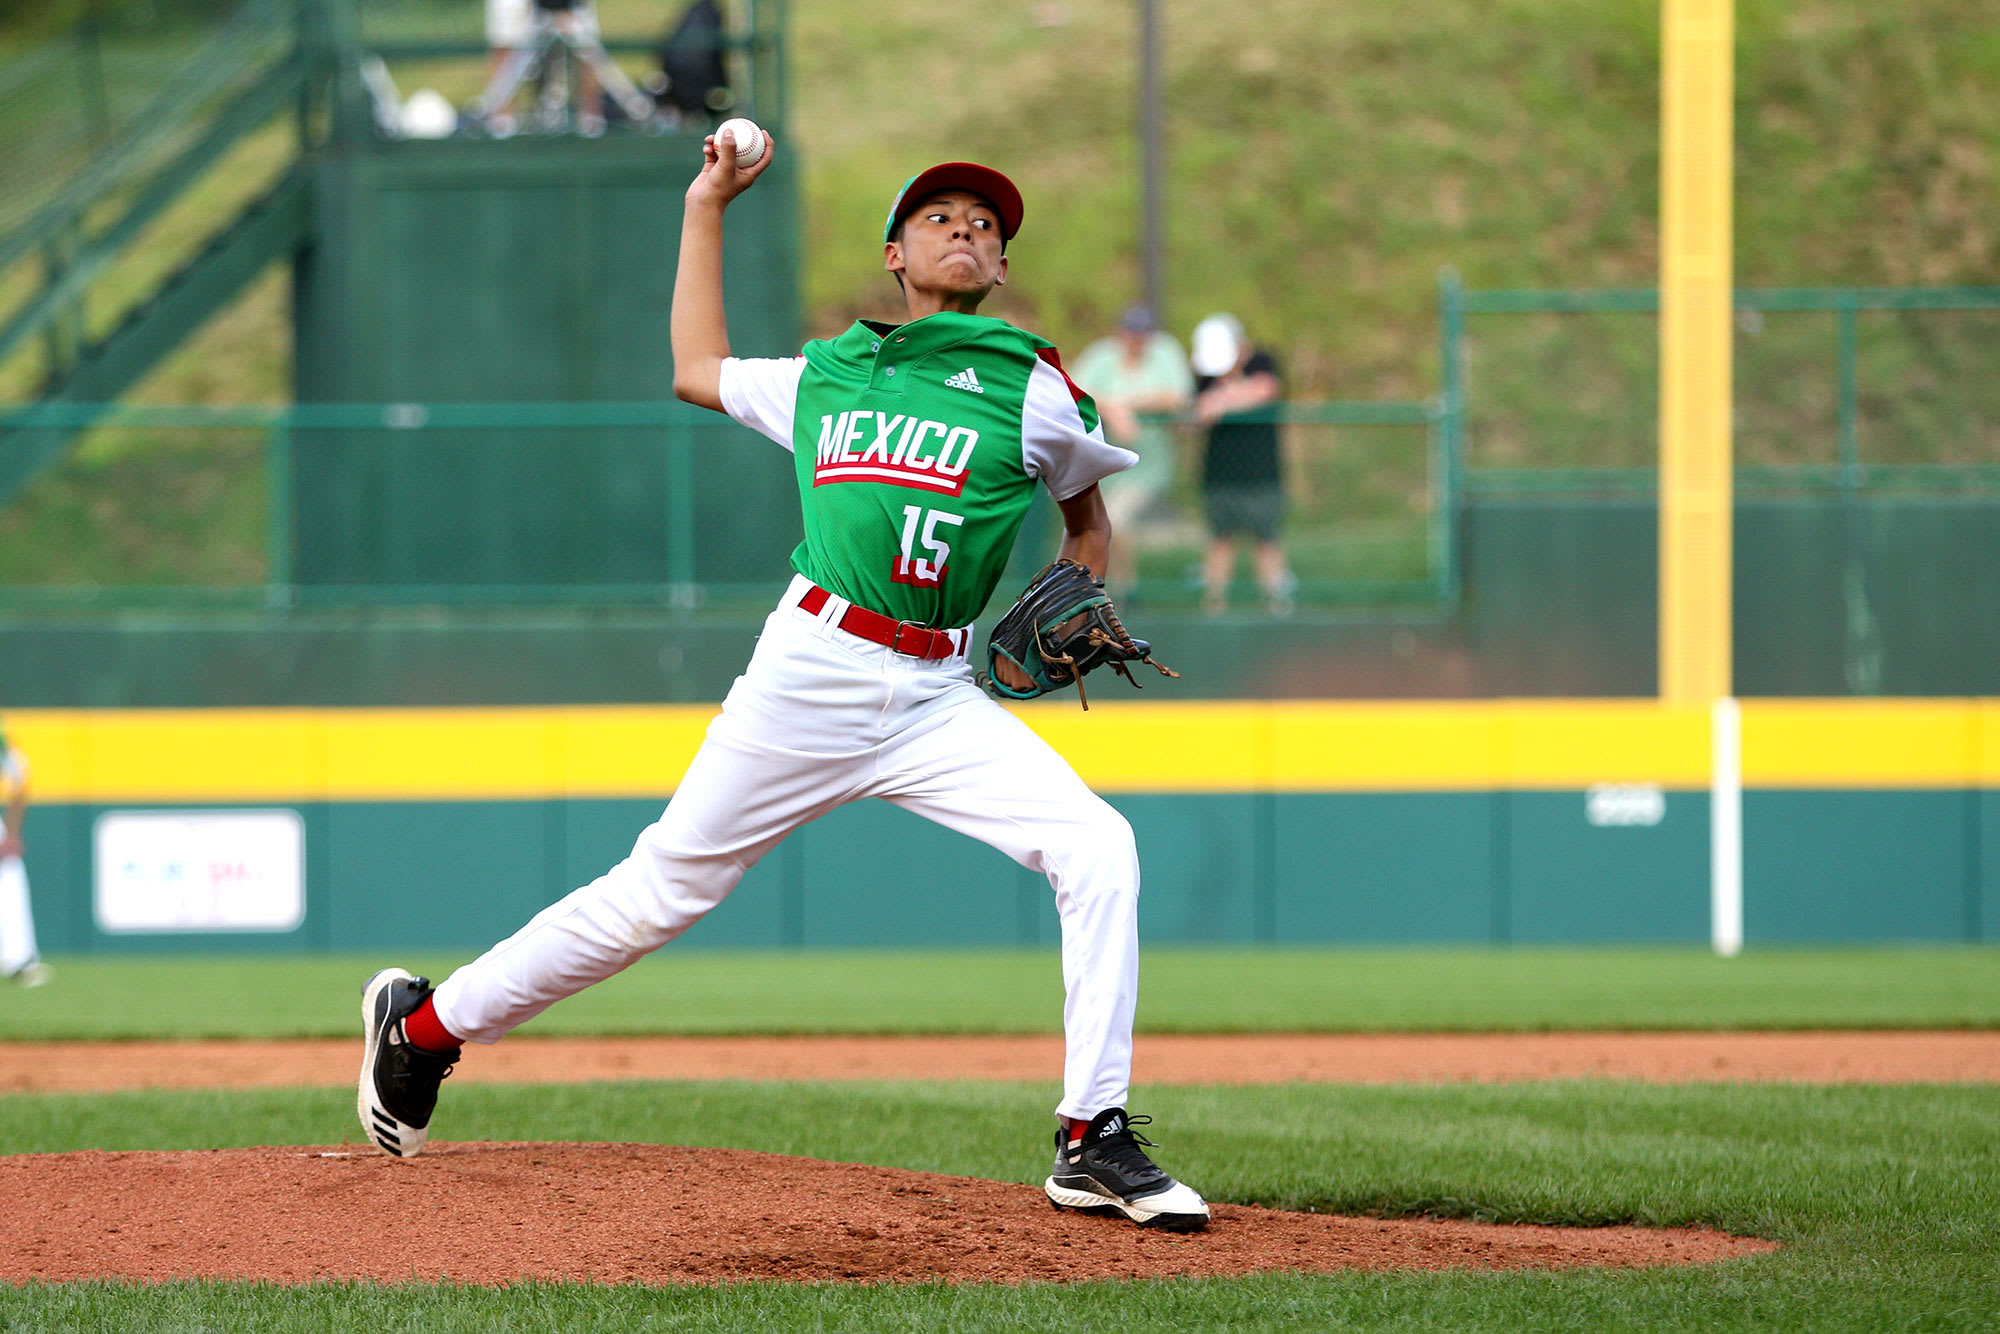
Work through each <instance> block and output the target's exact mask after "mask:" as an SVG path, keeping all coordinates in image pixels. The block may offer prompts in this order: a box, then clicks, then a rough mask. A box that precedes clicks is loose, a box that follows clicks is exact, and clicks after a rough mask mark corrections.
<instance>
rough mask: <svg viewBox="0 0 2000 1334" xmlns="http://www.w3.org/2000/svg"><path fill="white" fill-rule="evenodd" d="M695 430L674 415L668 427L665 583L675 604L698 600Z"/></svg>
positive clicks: (690, 602) (690, 604) (688, 605)
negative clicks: (695, 534)
mask: <svg viewBox="0 0 2000 1334" xmlns="http://www.w3.org/2000/svg"><path fill="white" fill-rule="evenodd" d="M693 435H694V429H693V428H692V427H691V426H689V425H688V423H687V421H686V420H685V419H684V418H682V417H680V416H678V415H677V416H676V417H675V419H674V421H673V423H672V424H671V425H670V426H668V427H667V585H668V597H669V598H670V599H671V601H672V602H673V604H674V605H675V606H677V607H692V606H694V605H695V603H696V602H697V601H698V598H697V596H696V591H695V568H694V439H693Z"/></svg>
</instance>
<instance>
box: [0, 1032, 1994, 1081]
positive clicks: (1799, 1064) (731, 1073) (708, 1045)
mask: <svg viewBox="0 0 2000 1334" xmlns="http://www.w3.org/2000/svg"><path fill="white" fill-rule="evenodd" d="M358 1050H359V1044H358V1042H356V1041H353V1040H316V1041H302V1042H171V1043H155V1042H112V1043H80V1042H79V1043H71V1042H41V1043H28V1042H11V1043H0V1092H9V1093H59V1092H62V1093H101V1092H110V1091H112V1090H115V1089H124V1088H277V1087H284V1086H288V1085H316V1084H344V1083H346V1082H348V1081H349V1080H351V1079H353V1078H354V1068H355V1062H356V1060H357V1059H358V1055H357V1053H358ZM1061 1070H1062V1039H1061V1038H1059V1037H1056V1036H1053V1035H1050V1036H1046V1037H1043V1036H1033V1037H744V1038H734V1037H727V1038H725V1037H693V1038H689V1037H674V1038H663V1037H644V1038H531V1037H518V1038H511V1039H509V1040H508V1041H506V1042H502V1043H499V1044H497V1045H495V1046H492V1047H471V1048H468V1049H467V1051H466V1056H465V1059H464V1060H463V1061H462V1062H460V1064H459V1067H458V1069H457V1070H456V1071H455V1072H454V1074H453V1078H454V1079H458V1080H471V1081H479V1082H493V1083H535V1084H540V1083H572V1082H577V1081H582V1080H593V1079H813V1080H821V1079H915V1078H922V1079H1025V1080H1037V1079H1039V1080H1053V1079H1056V1078H1057V1077H1058V1076H1059V1075H1060V1072H1061ZM1586 1076H1594V1077H1604V1078H1615V1079H1651V1080H1666V1081H1674V1082H1685V1081H1689V1080H1800V1081H1804V1082H1809V1083H1912V1082H1939V1083H1960V1082H1979V1083H1990V1082H2000V1032H1993V1031H1984V1032H1981V1031H1952V1032H1820V1033H1487V1034H1464V1033H1345V1034H1342V1033H1334V1034H1231V1035H1226V1036H1212V1037H1211V1036H1187V1035H1174V1036H1168V1035H1151V1036H1148V1035H1142V1036H1141V1037H1140V1038H1139V1040H1138V1043H1137V1048H1136V1051H1135V1054H1134V1059H1133V1079H1134V1082H1135V1083H1136V1084H1138V1085H1140V1086H1142V1087H1143V1086H1145V1085H1148V1084H1155V1085H1158V1084H1282V1083H1290V1082H1293V1081H1317V1082H1326V1081H1332V1082H1340V1083H1404V1082H1438V1081H1450V1080H1517V1079H1561V1078H1576V1077H1586Z"/></svg>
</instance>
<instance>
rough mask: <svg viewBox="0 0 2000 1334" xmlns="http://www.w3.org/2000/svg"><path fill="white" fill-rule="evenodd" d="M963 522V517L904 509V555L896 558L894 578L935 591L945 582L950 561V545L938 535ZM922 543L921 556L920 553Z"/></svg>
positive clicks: (937, 511)
mask: <svg viewBox="0 0 2000 1334" xmlns="http://www.w3.org/2000/svg"><path fill="white" fill-rule="evenodd" d="M964 522H965V516H964V515H962V514H947V513H945V512H944V511H943V510H931V509H923V508H921V507H919V506H916V505H905V506H903V554H902V555H900V556H898V557H896V572H895V574H894V575H893V576H892V578H894V580H895V581H896V582H897V583H899V584H915V585H917V586H918V587H919V588H936V587H937V586H938V584H939V583H940V582H941V581H942V580H943V579H944V567H945V562H946V561H948V560H950V559H951V546H950V544H949V543H947V542H945V541H944V540H942V539H941V538H940V537H939V536H938V529H940V528H946V527H957V526H958V525H960V524H962V523H964ZM919 544H921V545H922V548H923V552H924V554H922V555H919V554H918V546H919Z"/></svg>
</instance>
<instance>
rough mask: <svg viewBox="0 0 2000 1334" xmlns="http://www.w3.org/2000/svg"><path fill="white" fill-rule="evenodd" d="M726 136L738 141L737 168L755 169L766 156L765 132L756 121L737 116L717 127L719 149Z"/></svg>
mask: <svg viewBox="0 0 2000 1334" xmlns="http://www.w3.org/2000/svg"><path fill="white" fill-rule="evenodd" d="M725 134H726V135H728V136H729V137H730V138H732V139H734V140H735V141H736V165H737V166H739V167H754V166H755V165H757V160H758V159H759V158H761V157H763V156H764V132H763V131H762V130H760V129H758V128H757V122H756V121H754V120H747V119H745V118H744V117H742V116H737V117H735V118H734V119H731V120H725V121H724V122H722V124H720V125H718V126H716V127H715V142H716V145H717V146H718V148H719V147H720V145H721V143H722V136H723V135H725Z"/></svg>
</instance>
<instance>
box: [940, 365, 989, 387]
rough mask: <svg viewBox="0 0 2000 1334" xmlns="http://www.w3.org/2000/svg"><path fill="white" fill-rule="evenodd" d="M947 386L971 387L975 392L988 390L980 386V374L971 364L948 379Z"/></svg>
mask: <svg viewBox="0 0 2000 1334" xmlns="http://www.w3.org/2000/svg"><path fill="white" fill-rule="evenodd" d="M945 386H946V387H947V388H950V389H970V390H971V391H972V392H973V393H975V394H983V393H985V392H986V391H985V390H984V389H981V388H980V387H979V376H978V375H977V374H976V373H975V372H974V371H973V369H972V367H970V366H967V367H966V368H965V369H964V370H962V371H960V372H959V373H958V374H956V375H954V376H952V377H951V378H950V379H948V380H946V381H945Z"/></svg>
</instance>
